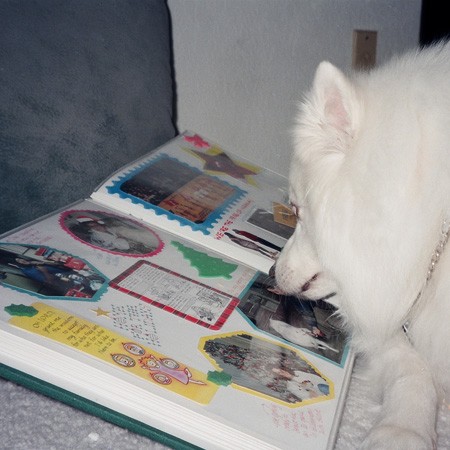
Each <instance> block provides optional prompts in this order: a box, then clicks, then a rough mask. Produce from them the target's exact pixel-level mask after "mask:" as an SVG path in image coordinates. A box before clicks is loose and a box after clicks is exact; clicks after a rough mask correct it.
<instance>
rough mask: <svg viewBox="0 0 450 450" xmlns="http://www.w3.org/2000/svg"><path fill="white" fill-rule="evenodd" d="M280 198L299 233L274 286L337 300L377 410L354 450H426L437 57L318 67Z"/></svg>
mask: <svg viewBox="0 0 450 450" xmlns="http://www.w3.org/2000/svg"><path fill="white" fill-rule="evenodd" d="M290 195H291V202H292V205H293V209H294V211H295V212H296V214H298V218H299V221H298V225H297V227H296V230H295V233H294V235H293V236H292V237H291V239H289V241H288V242H287V244H286V246H285V248H284V250H283V251H282V253H281V255H280V257H279V259H278V261H277V263H276V268H275V274H276V280H277V283H278V286H279V288H280V289H282V290H283V291H285V292H286V293H289V294H298V293H301V294H302V296H303V297H309V298H310V299H318V298H320V297H324V296H326V295H327V294H329V293H330V292H332V291H336V292H337V293H338V295H336V296H334V297H331V298H330V299H329V300H330V301H331V302H333V303H334V304H335V305H336V306H337V307H338V308H339V310H340V313H341V314H342V316H343V318H344V320H345V322H346V324H347V326H348V329H349V332H350V333H351V335H352V342H353V345H354V347H355V349H356V350H357V351H359V352H360V353H361V354H362V355H364V356H365V357H366V358H367V362H368V369H369V370H368V373H369V375H371V376H372V377H373V380H374V385H377V386H379V388H380V394H381V399H382V408H381V412H380V415H379V418H378V421H377V423H376V424H375V425H374V427H373V428H372V430H371V431H370V433H369V435H368V436H367V438H366V439H365V442H364V448H366V449H370V450H374V449H389V450H391V449H404V450H420V449H432V448H433V446H435V442H436V433H435V421H436V411H437V406H438V405H439V404H440V401H441V400H442V399H443V398H444V399H445V395H447V396H448V395H449V391H450V248H448V249H445V244H446V241H447V238H448V230H449V225H448V223H450V44H448V45H445V44H439V45H436V46H434V47H432V48H428V49H425V50H423V51H417V52H411V53H408V54H406V55H404V56H403V57H401V58H397V59H394V60H392V61H391V62H389V63H388V64H387V65H385V66H383V67H380V68H377V69H375V70H373V71H372V72H370V73H368V74H362V73H361V74H356V75H355V76H354V77H352V78H348V77H346V76H345V75H344V74H343V73H342V72H341V71H339V70H338V69H337V68H335V67H334V66H333V65H331V64H330V63H328V62H323V63H322V64H320V65H319V67H318V69H317V72H316V75H315V78H314V82H313V87H312V90H311V91H310V93H309V95H308V96H307V98H306V100H305V101H304V103H303V104H302V107H301V111H300V115H299V117H298V121H297V125H296V128H295V152H294V156H293V160H292V166H291V172H290ZM449 246H450V244H449ZM405 325H407V327H408V329H407V332H405V331H404V328H406V327H404V326H405Z"/></svg>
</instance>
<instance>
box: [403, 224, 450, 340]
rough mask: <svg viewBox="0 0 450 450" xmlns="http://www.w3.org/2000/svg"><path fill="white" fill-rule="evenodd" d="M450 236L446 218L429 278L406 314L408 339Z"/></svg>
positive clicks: (404, 328) (405, 330)
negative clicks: (412, 317)
mask: <svg viewBox="0 0 450 450" xmlns="http://www.w3.org/2000/svg"><path fill="white" fill-rule="evenodd" d="M449 235H450V218H448V217H446V218H445V219H444V220H443V221H442V226H441V236H440V239H439V242H438V244H437V245H436V248H435V250H434V252H433V255H432V256H431V261H430V264H429V266H428V272H427V278H426V279H425V282H424V284H423V286H422V288H421V289H420V291H419V293H418V294H417V297H416V299H415V300H414V302H413V304H412V305H411V306H410V308H409V309H408V312H407V314H406V320H405V322H404V323H403V331H404V332H405V334H406V337H407V338H408V339H409V335H408V328H409V323H410V320H411V315H412V313H413V311H414V309H417V307H418V304H419V303H420V299H421V298H422V295H423V292H424V291H425V288H426V287H427V285H428V283H429V282H430V280H431V278H432V276H433V273H434V271H435V269H436V266H437V264H438V262H439V260H440V258H441V255H442V253H443V252H444V249H445V246H446V245H447V242H448V239H449Z"/></svg>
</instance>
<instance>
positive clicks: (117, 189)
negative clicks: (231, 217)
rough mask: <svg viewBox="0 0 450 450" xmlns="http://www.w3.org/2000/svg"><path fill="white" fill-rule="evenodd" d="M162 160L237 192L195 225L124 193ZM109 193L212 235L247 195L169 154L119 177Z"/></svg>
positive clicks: (109, 188) (159, 156) (108, 188)
mask: <svg viewBox="0 0 450 450" xmlns="http://www.w3.org/2000/svg"><path fill="white" fill-rule="evenodd" d="M162 159H168V160H171V161H175V162H177V163H178V164H180V165H182V166H185V167H186V168H188V169H189V170H191V171H193V172H196V173H198V175H199V176H200V175H202V176H204V177H208V178H211V180H214V182H216V183H221V184H223V185H224V186H226V187H228V188H231V189H233V190H234V191H235V193H234V194H233V195H231V196H230V197H229V198H228V199H227V200H226V201H224V202H223V203H222V204H221V205H220V206H219V207H217V208H216V209H215V210H214V211H212V212H211V213H210V214H209V215H208V217H207V219H206V220H205V221H204V222H203V223H201V224H198V223H194V222H192V221H190V220H188V219H185V218H183V217H180V216H178V215H176V214H174V213H171V212H170V211H167V210H166V209H164V208H161V207H159V206H157V205H154V204H152V203H150V202H147V201H145V200H142V199H140V198H138V197H135V196H134V195H130V194H128V193H126V192H124V191H122V189H121V186H122V185H123V184H124V183H125V182H126V181H128V180H130V179H132V178H133V177H135V176H136V175H137V174H138V173H140V172H142V171H143V170H145V169H147V168H149V167H151V166H152V165H154V164H156V163H157V162H159V161H161V160H162ZM106 189H107V191H108V193H109V194H112V195H118V196H119V197H120V198H122V199H127V200H130V201H131V202H132V203H134V204H137V205H140V206H142V207H143V208H145V209H149V210H152V211H154V212H155V214H157V215H158V216H165V217H166V218H167V219H169V220H175V221H177V222H179V223H180V225H182V226H188V227H190V228H191V229H192V230H194V231H201V232H202V233H204V234H206V235H207V234H210V233H211V231H210V230H211V229H212V228H213V227H214V225H215V224H216V223H217V222H218V221H219V220H220V219H221V217H222V216H223V215H224V214H225V213H226V211H227V210H228V209H229V208H231V207H232V206H233V205H234V204H236V203H237V202H238V201H239V200H240V199H241V198H242V197H243V196H244V195H246V194H247V193H246V192H245V191H243V190H242V189H240V188H238V187H237V186H234V185H232V184H230V183H228V182H226V181H224V180H221V179H219V178H217V177H213V176H211V175H208V174H206V173H205V172H203V171H202V170H199V169H197V168H195V167H192V166H190V165H189V164H187V163H185V162H183V161H180V160H179V159H177V158H174V157H171V156H169V155H167V154H161V155H158V156H157V157H155V158H154V159H152V160H151V161H148V162H146V163H144V164H141V165H140V166H138V167H136V168H135V169H133V170H132V171H131V172H129V173H127V174H125V175H123V176H121V177H119V178H118V179H117V180H114V181H113V182H112V185H111V186H107V188H106Z"/></svg>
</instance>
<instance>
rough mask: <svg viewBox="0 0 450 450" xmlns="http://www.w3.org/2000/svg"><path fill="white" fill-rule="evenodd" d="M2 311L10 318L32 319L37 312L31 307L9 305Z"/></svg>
mask: <svg viewBox="0 0 450 450" xmlns="http://www.w3.org/2000/svg"><path fill="white" fill-rule="evenodd" d="M4 309H5V311H6V312H7V313H8V314H9V315H11V316H26V317H33V316H35V315H36V314H37V313H38V312H39V311H38V310H37V309H36V308H34V307H33V306H26V305H9V306H5V308H4Z"/></svg>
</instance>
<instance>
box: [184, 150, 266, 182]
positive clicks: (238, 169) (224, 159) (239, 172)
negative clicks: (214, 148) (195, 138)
mask: <svg viewBox="0 0 450 450" xmlns="http://www.w3.org/2000/svg"><path fill="white" fill-rule="evenodd" d="M191 151H192V152H194V153H195V154H196V155H197V156H199V157H200V158H201V159H203V161H205V165H204V167H203V168H204V170H211V171H214V172H222V173H226V174H228V175H230V176H231V177H233V178H237V179H245V177H246V176H248V175H256V174H257V172H255V171H254V170H250V169H247V168H245V167H242V166H240V165H238V164H236V163H235V162H234V161H233V160H232V159H231V158H230V157H229V156H228V155H227V154H225V153H223V152H222V153H219V154H217V155H207V154H206V153H202V152H198V151H196V150H191Z"/></svg>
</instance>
